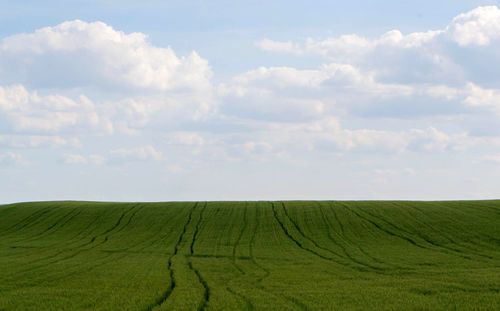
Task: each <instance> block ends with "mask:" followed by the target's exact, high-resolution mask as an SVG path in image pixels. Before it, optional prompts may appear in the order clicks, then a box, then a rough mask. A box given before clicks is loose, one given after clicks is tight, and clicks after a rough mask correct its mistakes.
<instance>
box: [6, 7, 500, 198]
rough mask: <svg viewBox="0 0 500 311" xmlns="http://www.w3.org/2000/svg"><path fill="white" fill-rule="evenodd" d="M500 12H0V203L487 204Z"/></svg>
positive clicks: (499, 152)
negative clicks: (471, 201)
mask: <svg viewBox="0 0 500 311" xmlns="http://www.w3.org/2000/svg"><path fill="white" fill-rule="evenodd" d="M499 7H500V4H499V1H465V0H458V1H457V0H454V1H451V0H444V1H401V0H399V1H392V0H389V1H383V2H381V1H371V0H370V1H368V0H365V1H360V0H352V1H281V0H279V1H216V0H215V1H201V0H198V1H153V0H149V1H55V0H49V1H44V2H41V1H3V0H0V203H9V202H21V201H39V200H96V201H192V200H391V199H392V200H459V199H495V198H500V187H498V186H499V185H500V182H499V178H498V176H500V74H499V72H500V8H499Z"/></svg>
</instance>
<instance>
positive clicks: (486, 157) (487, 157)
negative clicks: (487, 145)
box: [482, 154, 500, 163]
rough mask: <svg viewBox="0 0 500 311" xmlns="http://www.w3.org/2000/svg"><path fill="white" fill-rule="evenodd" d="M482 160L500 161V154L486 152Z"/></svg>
mask: <svg viewBox="0 0 500 311" xmlns="http://www.w3.org/2000/svg"><path fill="white" fill-rule="evenodd" d="M482 160H483V161H487V162H495V163H500V154H487V155H484V156H483V157H482Z"/></svg>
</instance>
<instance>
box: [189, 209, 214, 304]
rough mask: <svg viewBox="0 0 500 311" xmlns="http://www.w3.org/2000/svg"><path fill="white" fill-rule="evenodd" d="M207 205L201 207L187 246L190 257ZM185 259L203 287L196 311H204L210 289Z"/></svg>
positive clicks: (196, 270) (198, 272)
mask: <svg viewBox="0 0 500 311" xmlns="http://www.w3.org/2000/svg"><path fill="white" fill-rule="evenodd" d="M207 204H208V203H207V202H205V205H204V206H203V208H202V210H201V211H200V217H199V218H198V222H197V223H196V226H195V229H194V233H193V238H192V240H191V244H190V246H189V251H190V255H194V243H196V238H197V237H198V232H199V229H200V223H201V222H202V219H203V212H204V211H205V208H206V207H207ZM186 259H187V262H188V267H189V269H191V270H192V271H193V272H194V273H195V274H196V277H197V278H198V281H199V282H200V283H201V285H202V286H203V298H202V299H201V301H200V304H199V305H198V311H203V310H205V308H206V306H207V304H208V301H209V299H210V287H209V286H208V284H207V282H206V281H205V279H204V278H203V277H202V276H201V273H200V271H199V270H198V269H196V268H195V267H193V263H192V262H191V259H190V257H187V258H186Z"/></svg>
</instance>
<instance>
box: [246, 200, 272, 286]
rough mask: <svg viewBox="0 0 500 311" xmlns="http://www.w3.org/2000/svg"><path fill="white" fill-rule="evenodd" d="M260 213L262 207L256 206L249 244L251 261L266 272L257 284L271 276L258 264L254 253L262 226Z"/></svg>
mask: <svg viewBox="0 0 500 311" xmlns="http://www.w3.org/2000/svg"><path fill="white" fill-rule="evenodd" d="M259 211H260V207H259V206H255V229H254V230H253V232H252V236H251V237H250V242H249V246H248V250H249V253H250V260H251V261H252V262H253V263H254V264H255V265H256V266H257V267H259V268H260V269H261V270H262V271H264V275H263V276H261V277H259V278H258V279H257V283H261V282H262V280H264V279H265V278H267V277H268V276H269V274H270V272H269V270H267V269H266V268H264V267H263V266H262V265H260V264H258V263H257V261H256V260H255V255H254V253H253V249H254V244H255V236H256V235H257V230H258V228H259V226H260V224H259Z"/></svg>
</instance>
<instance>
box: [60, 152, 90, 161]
mask: <svg viewBox="0 0 500 311" xmlns="http://www.w3.org/2000/svg"><path fill="white" fill-rule="evenodd" d="M63 159H64V162H65V163H66V164H87V162H88V161H87V159H86V158H85V157H84V156H82V155H80V154H70V153H65V154H63Z"/></svg>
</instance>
